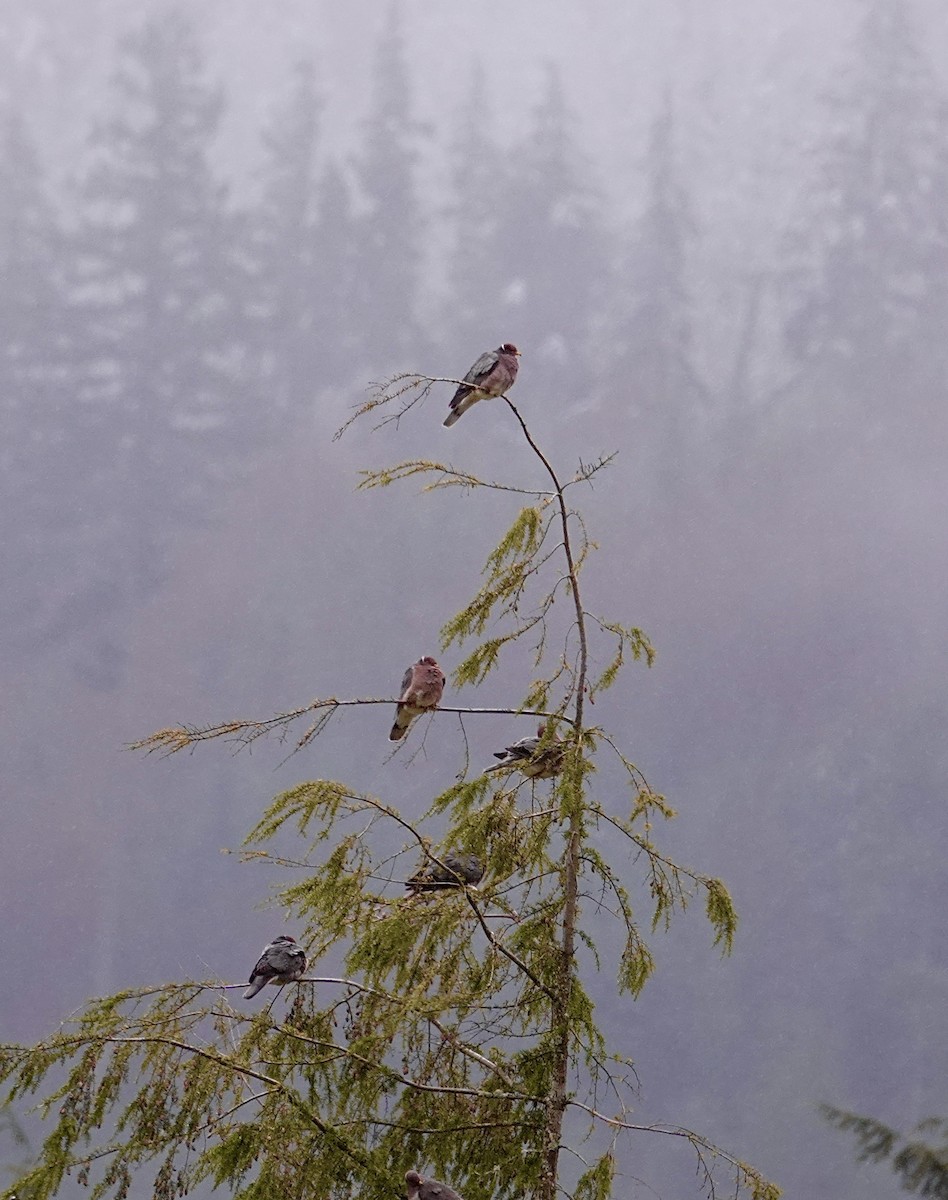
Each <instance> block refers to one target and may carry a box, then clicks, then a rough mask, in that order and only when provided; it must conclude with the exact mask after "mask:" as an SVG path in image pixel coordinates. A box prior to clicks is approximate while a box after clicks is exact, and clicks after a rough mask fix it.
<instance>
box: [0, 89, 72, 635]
mask: <svg viewBox="0 0 948 1200" xmlns="http://www.w3.org/2000/svg"><path fill="white" fill-rule="evenodd" d="M62 258H63V234H62V231H61V229H60V228H59V224H58V221H57V216H56V213H55V212H54V209H53V206H52V204H51V202H50V200H49V198H48V196H47V194H46V188H45V179H44V174H43V171H42V168H41V166H40V163H39V160H38V158H37V155H36V153H35V150H34V148H33V144H32V140H31V138H30V137H29V134H28V132H27V130H26V127H25V125H24V123H23V121H22V119H21V118H20V116H19V114H17V113H16V112H14V111H8V112H5V113H4V114H3V116H2V122H0V273H2V276H3V280H4V286H3V288H2V289H0V525H2V535H0V540H2V542H3V546H4V557H5V569H4V571H3V579H2V584H0V597H2V599H0V608H2V612H3V621H2V622H0V625H2V628H3V630H4V635H3V639H4V645H5V648H6V651H7V652H8V653H9V652H10V651H12V650H13V649H14V648H15V647H18V648H19V649H24V648H30V649H33V648H35V646H36V644H37V642H38V640H39V639H41V638H42V637H43V636H44V635H45V634H47V633H48V632H49V629H50V625H51V623H55V620H56V616H57V612H56V602H55V598H56V597H58V596H61V595H62V594H63V593H64V592H65V591H67V590H68V587H69V584H70V583H71V582H72V581H73V580H74V578H75V577H76V575H77V574H78V573H79V572H80V571H81V558H82V555H83V550H84V546H83V537H82V529H81V525H80V521H79V518H78V512H79V507H80V503H81V499H82V487H83V479H82V473H81V471H79V470H78V469H77V466H76V461H75V457H74V455H75V451H74V446H75V444H76V442H77V441H79V442H80V443H81V440H82V439H81V415H80V413H79V412H78V411H77V406H76V405H75V403H74V397H73V392H72V389H71V387H70V381H69V379H68V370H67V368H68V361H69V355H68V349H67V334H66V287H65V280H64V278H63V268H62Z"/></svg>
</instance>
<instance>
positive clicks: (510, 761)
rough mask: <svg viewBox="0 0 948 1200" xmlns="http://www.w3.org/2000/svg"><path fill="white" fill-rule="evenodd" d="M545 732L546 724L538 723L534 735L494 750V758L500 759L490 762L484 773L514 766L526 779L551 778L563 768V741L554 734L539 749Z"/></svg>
mask: <svg viewBox="0 0 948 1200" xmlns="http://www.w3.org/2000/svg"><path fill="white" fill-rule="evenodd" d="M545 732H546V726H545V725H540V726H539V727H538V728H537V736H536V737H525V738H521V739H520V741H519V742H514V744H513V745H512V746H507V747H505V749H503V750H495V751H494V758H498V759H500V762H495V763H491V765H490V766H489V767H487V769H486V770H485V771H484V774H485V775H487V774H489V772H491V771H502V770H504V769H506V768H508V767H515V768H516V769H517V770H518V771H520V772H522V773H523V774H524V775H526V777H527V778H528V779H552V778H553V776H554V775H559V773H560V771H562V769H563V743H562V741H561V740H560V737H559V735H556V736H555V739H554V741H552V742H548V743H547V745H545V746H544V747H543V749H542V750H541V749H540V744H541V742H542V741H543V735H544V733H545Z"/></svg>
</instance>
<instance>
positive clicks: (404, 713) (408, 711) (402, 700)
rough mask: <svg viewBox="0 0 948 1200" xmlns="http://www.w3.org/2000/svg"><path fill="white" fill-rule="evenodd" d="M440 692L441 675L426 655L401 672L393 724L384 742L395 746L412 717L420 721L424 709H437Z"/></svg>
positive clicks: (442, 676) (442, 686) (431, 659)
mask: <svg viewBox="0 0 948 1200" xmlns="http://www.w3.org/2000/svg"><path fill="white" fill-rule="evenodd" d="M443 692H444V671H442V670H441V668H440V667H439V666H438V664H437V663H436V662H435V660H434V659H433V658H432V657H431V655H430V654H426V655H425V657H424V658H419V660H418V661H417V662H416V663H415V665H414V666H413V667H409V668H408V670H407V671H406V672H405V678H404V679H403V680H402V690H401V691H400V692H399V699H398V707H397V708H396V710H395V724H394V725H393V726H392V732H391V733H390V734H389V735H388V740H389V741H390V742H397V741H398V740H399V738H403V737H404V736H405V734H406V733H407V732H408V726H409V725H410V724H411V723H412V721H414V719H415V717H420V716H421V714H422V713H423V712H425V710H426V709H430V708H437V707H438V705H439V704H440V702H441V695H442V693H443Z"/></svg>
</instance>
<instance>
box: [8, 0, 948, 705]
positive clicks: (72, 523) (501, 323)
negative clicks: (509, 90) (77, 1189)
mask: <svg viewBox="0 0 948 1200" xmlns="http://www.w3.org/2000/svg"><path fill="white" fill-rule="evenodd" d="M206 75H207V72H206V68H205V63H204V60H203V54H202V46H201V44H200V43H199V40H198V38H197V36H196V33H195V30H194V29H193V27H192V25H191V23H190V22H189V20H188V17H187V16H186V15H185V14H184V12H183V11H181V10H178V11H172V12H171V13H170V14H169V13H163V14H162V15H161V16H160V17H154V18H152V19H150V20H148V21H147V22H146V23H145V24H144V25H143V26H141V27H140V28H139V29H138V30H137V31H135V32H133V33H132V34H130V35H128V36H126V37H124V38H123V39H122V40H121V42H120V44H119V45H118V47H117V49H116V56H115V64H114V73H113V76H112V85H111V87H112V98H111V102H110V104H109V105H108V107H107V108H106V110H105V111H104V112H103V113H102V114H101V119H100V120H99V121H98V122H97V124H96V126H95V128H94V130H93V132H92V134H91V136H90V138H89V141H88V148H87V152H86V161H85V165H84V167H83V169H82V170H81V172H79V177H78V178H77V179H75V180H74V181H72V183H71V184H70V185H69V186H68V187H66V188H59V189H58V190H57V191H56V193H55V194H53V192H52V190H51V188H50V187H49V186H48V184H47V181H46V179H45V178H44V172H43V169H42V168H41V166H40V159H39V157H38V155H37V152H36V149H35V147H34V145H33V144H32V141H31V135H30V130H29V125H28V114H26V113H18V112H15V111H7V112H5V113H4V114H3V117H2V120H3V130H2V159H0V264H2V268H3V275H4V279H5V286H4V289H3V294H2V298H0V305H2V317H0V338H2V356H0V374H2V378H0V396H2V403H0V421H2V429H0V454H2V461H3V475H2V484H0V486H2V489H3V492H2V496H0V514H2V515H0V522H2V538H3V542H4V545H5V549H6V556H7V557H6V562H7V566H6V569H5V570H4V572H3V579H2V583H0V627H2V628H3V630H4V633H3V635H2V637H3V642H4V649H5V651H6V652H7V653H26V654H30V653H33V652H34V651H36V650H37V649H38V648H40V647H50V646H55V645H57V644H60V643H62V642H63V641H64V640H69V639H74V638H77V637H81V638H86V637H88V636H89V635H90V632H91V633H93V634H95V632H96V630H97V629H100V628H101V629H102V630H103V631H105V632H104V633H103V636H102V637H101V639H100V640H99V646H100V652H99V655H98V662H97V664H95V665H92V666H90V667H89V668H88V680H89V682H92V683H93V684H94V685H97V686H101V687H109V686H111V684H112V683H114V681H115V679H116V678H117V677H118V674H119V673H120V670H121V667H120V664H121V658H122V645H121V635H120V634H119V633H118V632H116V631H117V630H118V629H119V628H120V626H121V614H122V613H123V612H126V611H127V610H128V609H129V608H130V606H135V605H136V604H138V603H139V602H140V601H141V600H142V599H143V598H144V597H147V596H149V595H151V594H152V593H154V591H155V589H158V588H160V586H161V584H162V580H163V578H164V576H165V571H166V563H167V553H168V547H169V545H170V544H171V543H173V541H174V538H175V536H176V532H177V531H178V530H179V529H180V528H181V527H182V526H186V525H188V524H189V523H194V522H196V521H207V520H212V519H213V518H214V515H215V514H216V513H217V512H219V511H220V508H221V506H222V505H223V504H226V502H227V498H228V495H229V492H230V489H231V487H232V484H233V481H234V480H235V479H238V478H240V476H241V473H242V472H243V471H244V470H245V469H246V468H247V466H248V458H252V457H253V456H254V455H255V454H257V453H258V452H259V451H260V449H261V448H264V447H267V446H272V445H275V444H279V442H280V440H281V439H284V438H287V437H292V436H293V431H294V429H296V428H298V427H299V423H300V422H306V421H308V420H311V419H312V415H313V414H314V412H316V411H317V410H318V409H319V407H320V404H321V398H323V397H325V396H326V395H327V394H330V393H331V394H332V395H333V397H338V396H339V395H344V396H352V395H355V396H356V397H357V396H358V395H359V393H360V392H361V390H362V389H363V388H364V387H365V385H366V382H367V381H368V380H370V379H372V378H377V377H381V375H387V374H392V373H393V372H395V371H397V370H408V369H411V370H425V371H428V372H430V373H443V374H457V373H461V372H463V371H464V370H465V369H466V367H467V365H468V364H469V362H470V361H472V360H473V358H474V357H475V356H476V355H477V354H478V353H480V352H481V351H482V350H483V349H486V348H487V347H488V346H493V345H496V344H497V343H498V342H499V341H502V340H505V339H515V340H516V341H517V343H518V344H519V345H520V346H521V347H522V348H523V349H524V364H525V370H526V371H529V373H530V377H531V379H532V380H533V382H534V386H535V387H537V388H538V389H539V390H540V391H541V392H542V391H543V390H544V389H547V388H548V389H549V391H550V394H551V395H555V396H556V397H557V408H556V417H557V419H558V420H559V421H562V422H564V423H566V424H567V425H568V423H569V422H570V421H571V420H574V419H576V418H577V417H578V416H580V415H582V418H583V420H584V421H587V422H591V423H592V424H593V425H602V426H603V427H604V428H608V427H610V426H614V427H616V428H620V429H622V430H623V431H625V433H627V434H629V435H631V437H632V438H633V439H634V441H635V442H636V443H637V444H641V445H645V446H647V447H648V452H647V456H646V457H645V462H644V469H645V472H646V474H647V477H648V479H650V480H651V481H652V485H653V486H654V488H655V489H659V490H661V489H667V488H668V487H669V486H673V485H674V481H675V480H677V479H680V478H682V477H690V478H694V477H695V476H696V474H698V475H700V476H701V477H704V478H706V479H708V480H709V481H710V480H717V481H721V480H726V479H727V477H728V475H729V471H730V469H731V467H732V465H733V463H734V461H735V459H740V460H741V461H744V462H747V461H751V460H753V461H756V460H759V462H760V469H761V470H762V471H768V470H770V469H771V467H772V466H773V465H774V464H773V462H772V459H773V458H774V457H779V458H780V459H781V460H782V461H784V462H786V461H787V460H788V458H793V459H795V460H796V461H797V464H798V465H797V469H798V470H799V469H800V463H801V461H804V462H805V466H804V467H803V468H802V469H803V470H804V471H805V473H807V474H812V473H813V472H814V471H816V472H820V471H821V470H824V469H827V464H829V463H831V462H833V461H834V460H837V459H838V456H840V455H843V456H851V455H852V454H854V453H857V452H858V451H859V449H860V446H859V445H858V444H855V445H854V444H853V440H852V439H853V433H854V431H855V433H856V437H857V439H861V440H863V441H864V443H865V444H866V445H867V446H871V445H878V444H879V443H880V442H885V443H886V445H887V447H888V452H889V453H890V454H893V455H896V456H898V455H899V454H901V453H903V452H912V453H914V452H916V451H921V452H922V453H925V454H930V453H934V452H936V451H937V452H939V453H941V452H943V451H944V443H945V423H944V421H943V420H941V419H939V420H938V421H937V422H934V423H932V422H929V420H928V414H930V413H931V411H932V409H933V407H934V408H935V409H936V410H939V411H940V409H941V408H942V402H941V401H940V400H938V399H937V397H940V396H941V395H942V393H943V390H944V379H945V369H946V358H948V339H946V338H945V336H944V331H945V329H946V328H948V204H946V197H948V116H946V105H945V97H944V95H942V94H941V92H940V91H939V89H938V88H937V87H936V85H935V82H934V80H933V75H932V70H931V67H930V64H929V63H928V62H926V59H925V55H924V52H923V50H922V48H921V46H920V44H919V37H918V35H917V34H916V33H915V32H914V31H913V29H912V27H911V25H910V22H909V19H908V16H907V10H906V8H905V6H904V5H901V4H889V3H872V4H868V5H867V6H866V9H865V15H864V18H863V21H862V25H861V28H860V30H859V33H858V39H857V40H856V42H855V43H854V45H853V46H852V53H851V62H850V67H849V69H848V71H846V72H845V73H844V74H843V75H842V76H841V77H840V78H838V79H835V80H827V81H826V93H825V111H826V121H825V127H824V135H823V138H822V142H821V143H820V144H817V145H813V146H812V147H808V148H807V149H806V154H805V155H804V161H806V162H807V163H808V176H807V177H806V178H805V179H803V180H793V181H789V180H788V181H787V183H788V189H787V190H788V191H790V190H792V191H794V192H795V193H797V194H798V195H799V203H798V204H797V205H796V211H795V212H794V213H793V215H792V219H791V220H790V222H789V224H788V227H787V228H786V229H783V230H778V231H776V236H775V237H774V239H773V243H774V245H775V246H776V247H778V249H779V254H778V255H777V256H776V257H775V258H774V261H772V262H771V263H770V264H769V265H768V267H767V268H766V269H759V268H758V267H757V266H756V265H755V266H754V268H753V269H750V266H749V264H747V263H744V262H740V261H737V262H729V263H727V264H726V269H727V270H728V271H729V272H731V278H730V279H729V280H728V282H727V290H728V291H729V292H730V294H732V295H734V296H735V297H736V303H735V305H734V308H733V311H730V312H728V313H727V314H722V313H720V312H714V311H709V310H708V303H707V297H705V295H704V292H708V294H709V296H711V295H713V296H715V297H717V296H720V295H721V294H722V290H723V289H722V288H720V287H719V288H712V289H707V288H706V289H704V291H703V289H702V286H701V283H700V280H696V279H695V272H694V271H693V269H692V262H693V256H694V252H695V248H696V246H697V245H698V244H700V241H701V239H702V238H703V237H705V236H706V235H705V233H704V231H703V229H702V222H701V219H700V217H699V216H698V213H697V204H696V202H695V197H693V196H692V195H691V194H690V191H689V184H688V171H687V165H686V164H683V163H682V161H681V157H680V154H679V152H678V150H677V139H676V122H677V121H678V119H679V114H678V113H676V111H675V107H674V105H673V103H672V102H671V100H670V99H667V98H666V100H665V102H664V103H663V104H662V105H661V106H660V109H659V111H658V112H657V113H656V114H655V116H654V120H653V125H652V132H651V137H650V141H649V147H648V151H647V154H646V155H645V157H644V159H643V161H642V163H641V171H642V176H643V195H644V203H643V204H642V205H641V206H640V211H639V212H638V215H637V216H636V218H635V219H634V220H633V221H632V222H631V223H628V224H626V225H623V226H621V227H620V226H619V224H618V223H617V222H616V221H615V220H614V219H612V217H611V215H610V213H609V212H607V211H606V204H605V202H604V199H603V190H602V188H601V186H600V181H599V180H597V179H596V178H595V176H594V174H593V173H592V171H591V168H590V165H589V163H588V162H587V161H586V160H585V158H584V153H583V149H582V144H581V139H580V138H579V135H578V132H577V124H576V122H575V121H574V119H573V117H572V115H571V112H570V109H569V105H568V102H567V96H566V86H565V83H564V80H562V79H561V78H560V75H559V74H558V72H557V71H556V70H554V69H552V68H551V69H550V71H549V76H548V79H547V82H546V87H545V93H544V95H543V97H542V99H541V101H540V103H539V104H538V105H537V106H536V109H535V111H534V113H533V117H532V123H531V124H530V127H529V128H525V129H524V131H523V136H522V140H521V141H520V142H519V143H518V144H516V145H513V146H510V147H503V148H502V147H501V146H500V145H498V144H497V142H496V141H495V140H494V139H493V138H492V136H491V115H490V111H489V101H486V100H485V98H484V89H483V87H482V86H481V84H480V83H479V81H478V79H476V78H475V80H474V81H473V83H472V85H471V88H470V95H469V98H468V100H467V101H466V102H464V103H463V104H461V106H460V108H459V112H458V117H457V120H456V127H455V130H454V134H453V137H452V138H451V141H450V144H449V145H447V146H445V147H443V148H442V151H441V152H442V155H443V159H444V161H445V162H446V163H448V164H450V185H451V189H452V194H451V201H450V203H449V204H448V205H446V206H445V205H440V204H439V205H437V206H435V207H433V206H432V205H431V204H430V203H428V202H426V196H425V195H424V194H423V192H422V189H421V187H420V185H419V180H418V170H417V168H418V163H419V158H420V154H421V146H422V143H423V142H424V140H425V139H426V138H428V137H430V133H429V132H427V131H426V130H425V129H424V128H423V127H421V126H419V124H418V123H417V122H416V120H415V117H414V115H413V111H412V80H411V75H410V72H409V70H408V67H407V64H406V59H405V50H404V46H403V41H402V36H401V32H400V29H399V25H398V21H397V19H396V18H395V17H394V16H393V17H392V18H391V20H390V21H389V24H388V27H387V28H386V30H385V32H384V34H383V36H382V39H381V40H380V42H379V44H378V46H377V48H376V55H375V69H374V74H373V78H372V80H371V89H372V98H371V104H370V112H369V117H368V119H367V121H366V122H365V123H364V126H363V129H362V142H361V145H359V146H358V147H357V148H356V150H355V152H354V154H353V155H352V156H351V158H349V159H347V160H345V161H343V162H338V161H334V160H333V159H332V158H330V157H327V155H326V154H325V153H323V151H322V148H321V129H320V110H321V97H320V89H319V81H318V80H317V79H316V77H315V74H314V70H313V68H312V66H311V65H309V64H307V63H305V62H303V63H300V64H299V65H298V67H297V68H296V70H295V72H294V74H293V77H292V84H291V86H290V87H289V88H288V90H287V94H286V95H285V97H284V99H283V101H282V103H281V105H280V106H279V108H278V110H277V111H275V112H273V114H272V116H271V119H270V121H269V124H268V125H267V127H266V128H264V129H262V130H261V131H260V147H261V155H260V167H259V173H258V176H257V178H256V181H255V189H254V195H253V198H252V202H251V201H249V200H248V201H247V202H246V203H241V204H237V203H235V202H234V201H233V199H232V196H231V190H230V188H229V186H228V181H227V180H225V179H223V178H220V177H219V175H218V174H216V173H215V170H214V169H213V167H212V165H211V164H212V158H213V154H212V152H213V149H214V145H215V136H216V134H217V131H218V126H219V123H220V120H221V117H222V113H223V112H224V109H225V106H226V104H227V97H226V95H225V94H224V93H223V92H222V91H221V90H220V89H218V88H216V87H214V86H212V85H211V84H210V83H208V82H207V78H206ZM791 184H792V187H791ZM722 269H725V268H724V267H722ZM721 329H724V330H726V331H727V334H726V336H720V337H717V334H714V335H713V336H714V337H717V341H716V344H714V345H713V346H712V345H711V344H710V341H711V340H712V339H711V337H709V332H708V331H709V330H712V331H717V330H721ZM843 431H845V434H844V433H843ZM110 630H111V632H109V631H110Z"/></svg>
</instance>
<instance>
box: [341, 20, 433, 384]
mask: <svg viewBox="0 0 948 1200" xmlns="http://www.w3.org/2000/svg"><path fill="white" fill-rule="evenodd" d="M418 135H419V126H418V125H417V124H416V122H415V121H414V119H413V117H412V113H411V83H410V75H409V71H408V66H407V62H406V51H405V44H404V37H403V34H402V23H401V17H400V12H399V8H398V5H397V4H395V3H393V4H392V7H391V9H390V10H389V16H388V20H387V23H386V26H385V29H384V31H383V33H382V36H381V38H380V40H379V43H378V47H377V49H376V60H375V70H374V72H373V77H372V97H371V102H370V108H369V115H368V119H367V121H366V125H365V140H364V144H363V146H362V149H361V152H360V154H359V156H358V158H357V161H356V177H357V183H358V187H359V192H360V199H361V200H362V202H363V203H364V204H365V205H366V208H367V211H366V212H365V213H364V215H362V216H361V217H360V219H359V222H358V239H357V246H358V255H357V262H356V269H355V272H354V285H355V287H354V294H353V308H352V311H351V313H350V314H349V315H350V323H351V325H352V326H353V327H355V328H356V329H358V330H359V334H360V348H361V351H362V357H363V360H364V361H366V362H386V363H392V362H396V363H399V364H400V365H402V366H405V365H407V364H408V362H410V361H412V360H413V359H414V356H415V355H416V354H417V353H418V346H419V337H420V331H419V328H418V323H417V314H416V308H417V303H418V292H419V284H420V279H421V265H422V260H423V258H422V256H423V249H424V246H423V222H422V215H421V208H420V205H419V202H418V195H417V191H416V187H415V164H416V162H417V160H418V148H417V143H418Z"/></svg>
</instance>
